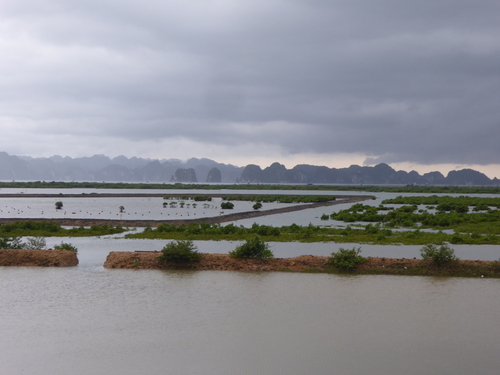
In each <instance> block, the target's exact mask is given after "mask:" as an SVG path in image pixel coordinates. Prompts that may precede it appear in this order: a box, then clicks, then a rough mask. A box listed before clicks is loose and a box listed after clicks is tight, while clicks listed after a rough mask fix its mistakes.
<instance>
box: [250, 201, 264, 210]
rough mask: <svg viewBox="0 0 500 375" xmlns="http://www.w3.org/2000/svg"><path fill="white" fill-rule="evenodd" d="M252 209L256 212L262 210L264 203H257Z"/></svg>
mask: <svg viewBox="0 0 500 375" xmlns="http://www.w3.org/2000/svg"><path fill="white" fill-rule="evenodd" d="M252 207H253V209H254V210H260V209H261V208H262V203H260V202H257V203H255V204H254V205H253V206H252Z"/></svg>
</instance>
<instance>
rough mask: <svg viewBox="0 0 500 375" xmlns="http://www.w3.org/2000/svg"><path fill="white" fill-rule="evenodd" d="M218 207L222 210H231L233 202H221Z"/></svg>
mask: <svg viewBox="0 0 500 375" xmlns="http://www.w3.org/2000/svg"><path fill="white" fill-rule="evenodd" d="M220 208H222V209H223V210H232V209H233V208H234V204H233V203H231V202H222V203H221V204H220Z"/></svg>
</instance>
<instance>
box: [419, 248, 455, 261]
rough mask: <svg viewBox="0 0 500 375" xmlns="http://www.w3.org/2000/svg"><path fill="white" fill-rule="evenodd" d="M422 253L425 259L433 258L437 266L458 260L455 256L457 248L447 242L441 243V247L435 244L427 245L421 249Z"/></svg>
mask: <svg viewBox="0 0 500 375" xmlns="http://www.w3.org/2000/svg"><path fill="white" fill-rule="evenodd" d="M420 255H421V256H422V258H423V259H432V262H433V263H434V264H435V265H437V266H442V265H444V264H446V263H449V262H451V261H455V260H458V258H457V257H456V256H455V250H453V249H451V248H450V247H449V246H448V245H447V244H444V245H441V246H440V247H439V248H438V247H437V246H436V245H434V244H428V245H425V246H424V247H423V248H421V249H420Z"/></svg>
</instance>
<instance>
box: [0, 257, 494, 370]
mask: <svg viewBox="0 0 500 375" xmlns="http://www.w3.org/2000/svg"><path fill="white" fill-rule="evenodd" d="M0 282H1V285H2V288H1V289H0V299H1V301H2V304H1V306H0V331H1V332H2V340H0V371H1V373H2V374H37V375H45V374H46V375H59V374H61V375H63V374H64V375H67V374H94V375H99V374H103V375H104V374H106V375H109V374H131V375H132V374H134V375H135V374H334V373H335V374H398V375H399V374H423V373H427V374H492V373H496V371H497V370H498V366H499V365H500V357H499V356H498V348H499V347H500V326H499V325H498V320H499V318H500V302H499V297H500V282H499V281H498V280H485V279H474V280H473V279H459V278H455V279H446V278H425V277H397V276H362V277H348V276H336V275H322V274H320V275H317V274H290V273H243V272H241V273H238V272H223V271H222V272H217V271H199V272H189V271H185V272H181V271H147V270H143V271H140V270H105V269H103V268H102V267H99V266H94V265H92V264H91V263H85V262H83V264H81V265H80V266H78V267H74V268H67V269H57V268H51V269H41V268H16V267H10V268H7V267H5V268H2V269H0Z"/></svg>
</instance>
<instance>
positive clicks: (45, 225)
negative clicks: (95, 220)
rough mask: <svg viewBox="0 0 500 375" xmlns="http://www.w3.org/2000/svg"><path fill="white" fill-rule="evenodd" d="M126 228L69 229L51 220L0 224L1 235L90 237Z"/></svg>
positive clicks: (104, 225)
mask: <svg viewBox="0 0 500 375" xmlns="http://www.w3.org/2000/svg"><path fill="white" fill-rule="evenodd" d="M125 230H126V229H124V228H122V227H120V226H116V227H113V226H111V225H107V224H103V225H93V226H91V227H89V228H86V227H83V226H80V227H75V228H71V229H65V228H62V227H61V226H60V225H59V224H58V223H56V222H53V221H19V222H14V223H10V224H0V238H1V237H26V236H35V237H90V236H104V235H108V234H117V233H123V232H124V231H125Z"/></svg>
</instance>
